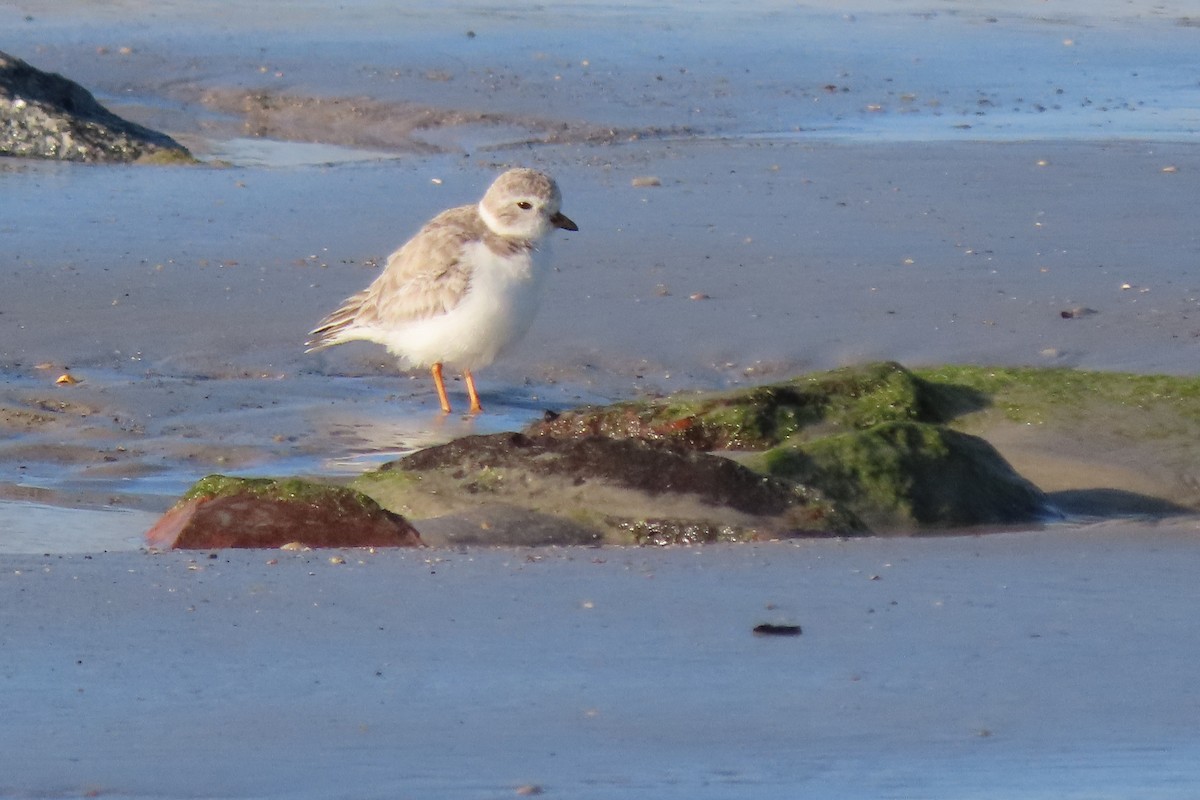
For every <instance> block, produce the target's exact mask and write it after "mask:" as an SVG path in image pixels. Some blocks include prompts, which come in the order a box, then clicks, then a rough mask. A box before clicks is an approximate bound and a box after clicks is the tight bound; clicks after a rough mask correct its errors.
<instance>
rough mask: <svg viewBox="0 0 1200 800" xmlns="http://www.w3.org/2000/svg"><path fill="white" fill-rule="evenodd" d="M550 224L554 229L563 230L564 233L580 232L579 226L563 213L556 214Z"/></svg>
mask: <svg viewBox="0 0 1200 800" xmlns="http://www.w3.org/2000/svg"><path fill="white" fill-rule="evenodd" d="M550 222H551V223H553V225H554V227H556V228H562V229H563V230H564V231H577V230H579V226H578V225H576V224H575V223H574V222H571V218H570V217H568V216H567V215H566V214H564V213H562V212H561V211H559V212H557V213H555V215H554V216H553V217H551V218H550Z"/></svg>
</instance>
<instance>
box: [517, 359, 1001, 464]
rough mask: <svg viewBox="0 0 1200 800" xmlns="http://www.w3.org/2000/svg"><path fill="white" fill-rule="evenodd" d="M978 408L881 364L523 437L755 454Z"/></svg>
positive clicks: (571, 415)
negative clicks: (801, 440) (598, 439)
mask: <svg viewBox="0 0 1200 800" xmlns="http://www.w3.org/2000/svg"><path fill="white" fill-rule="evenodd" d="M983 402H984V401H983V398H982V396H981V395H980V394H979V393H977V392H975V391H973V390H971V389H968V388H963V387H956V386H954V385H950V384H939V383H935V382H933V381H928V380H924V379H922V378H919V377H917V376H916V375H915V374H913V373H912V372H911V371H909V370H907V369H905V368H904V367H902V366H901V365H899V364H896V363H894V362H881V363H874V364H867V365H863V366H857V367H845V368H842V369H836V370H832V371H829V372H819V373H813V374H810V375H803V376H800V377H798V378H794V379H792V380H789V381H785V382H782V383H775V384H770V385H766V386H756V387H752V388H748V389H738V390H734V391H727V392H705V393H679V394H675V395H671V396H670V397H666V398H659V399H653V400H642V401H632V402H625V403H616V404H613V405H610V406H603V407H585V408H582V409H578V410H575V411H568V412H566V413H564V414H561V415H559V416H558V417H556V418H554V419H552V420H547V421H545V422H539V423H537V424H535V425H533V426H531V427H530V429H529V432H530V433H533V434H548V435H553V436H558V437H574V438H581V437H590V436H601V437H606V438H620V439H642V440H647V441H664V442H670V443H673V444H677V445H681V446H685V447H691V448H695V449H698V450H761V449H766V448H768V447H773V446H776V445H778V444H780V443H782V442H784V441H786V440H788V439H790V438H795V437H799V438H814V437H816V436H820V435H827V434H829V433H831V432H837V431H844V430H861V429H865V428H870V427H872V426H874V425H878V424H881V423H884V422H894V421H913V422H944V421H946V420H948V419H950V418H951V417H953V416H954V415H956V414H959V413H963V412H964V411H967V410H973V409H975V408H978V407H979V406H980V405H981V404H982V403H983Z"/></svg>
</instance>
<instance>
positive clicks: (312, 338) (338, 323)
mask: <svg viewBox="0 0 1200 800" xmlns="http://www.w3.org/2000/svg"><path fill="white" fill-rule="evenodd" d="M366 299H367V292H366V291H362V292H359V293H358V294H356V295H354V296H353V297H349V298H347V299H346V302H344V303H342V305H341V307H340V308H338V310H337V311H334V312H333V313H332V314H330V315H329V316H327V317H325V318H324V319H323V320H321V321H320V322H318V323H317V327H315V328H313V329H312V330H311V331H309V332H308V341H306V342H305V343H304V346H305V347H306V348H307V349H306V350H305V351H304V352H306V353H311V352H313V351H315V350H322V349H324V348H326V347H332V346H333V345H335V344H341V343H342V342H344V341H347V340H348V337H347V336H346V334H347V333H348V332H349V330H350V329H351V328H353V327H354V323H355V321H356V319H357V317H358V315H359V313H360V312H361V310H362V304H363V301H364V300H366Z"/></svg>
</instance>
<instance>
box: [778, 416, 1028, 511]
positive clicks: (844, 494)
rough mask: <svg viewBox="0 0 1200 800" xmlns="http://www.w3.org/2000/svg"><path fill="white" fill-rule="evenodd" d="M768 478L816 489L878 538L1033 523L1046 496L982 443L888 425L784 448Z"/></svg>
mask: <svg viewBox="0 0 1200 800" xmlns="http://www.w3.org/2000/svg"><path fill="white" fill-rule="evenodd" d="M756 465H757V466H758V467H759V468H761V469H763V470H764V471H765V472H766V473H768V474H770V475H775V476H783V477H787V478H790V479H792V480H795V481H798V482H800V483H803V484H805V485H808V486H814V487H816V488H818V489H820V490H821V491H822V492H824V493H825V494H826V495H827V496H828V497H830V498H831V499H833V500H835V501H838V502H841V503H844V504H845V505H846V506H847V507H848V508H849V509H850V510H851V511H853V512H854V513H856V514H857V515H859V516H860V517H861V518H862V519H863V520H865V521H866V522H867V524H868V525H870V526H871V528H872V529H873V530H875V531H876V532H889V531H912V530H917V529H920V528H931V527H932V528H948V527H963V526H976V525H1011V524H1018V523H1029V522H1034V521H1037V520H1039V519H1044V518H1045V517H1046V516H1048V515H1049V513H1050V510H1049V503H1048V501H1047V498H1046V496H1045V495H1044V494H1043V493H1042V492H1041V491H1040V490H1039V489H1038V488H1037V487H1036V486H1034V485H1033V484H1032V483H1030V482H1029V481H1027V480H1025V479H1024V478H1022V477H1021V476H1020V475H1018V474H1017V473H1016V471H1014V470H1013V469H1012V467H1011V466H1009V464H1008V462H1006V461H1005V460H1004V458H1003V457H1002V456H1001V455H1000V454H999V453H998V452H997V451H996V449H995V448H993V447H992V446H991V445H990V444H988V443H987V442H986V441H984V440H983V439H980V438H979V437H977V436H971V435H969V434H965V433H960V432H957V431H953V430H950V429H949V428H946V427H944V426H941V425H931V424H927V423H918V422H886V423H883V424H881V425H876V426H875V427H872V428H870V429H868V430H864V431H853V432H849V433H843V434H838V435H835V436H828V437H825V438H822V439H818V440H815V441H812V442H806V443H803V444H791V445H785V446H782V447H778V448H775V449H772V450H770V451H767V452H766V453H763V454H761V455H759V456H757V460H756Z"/></svg>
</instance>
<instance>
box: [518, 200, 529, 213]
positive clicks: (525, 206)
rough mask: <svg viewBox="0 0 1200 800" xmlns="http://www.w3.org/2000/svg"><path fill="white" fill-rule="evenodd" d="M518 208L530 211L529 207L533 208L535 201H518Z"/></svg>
mask: <svg viewBox="0 0 1200 800" xmlns="http://www.w3.org/2000/svg"><path fill="white" fill-rule="evenodd" d="M517 208H520V209H523V210H525V211H528V210H529V209H531V208H533V203H531V202H529V201H528V200H522V201H521V202H519V203H517Z"/></svg>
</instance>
